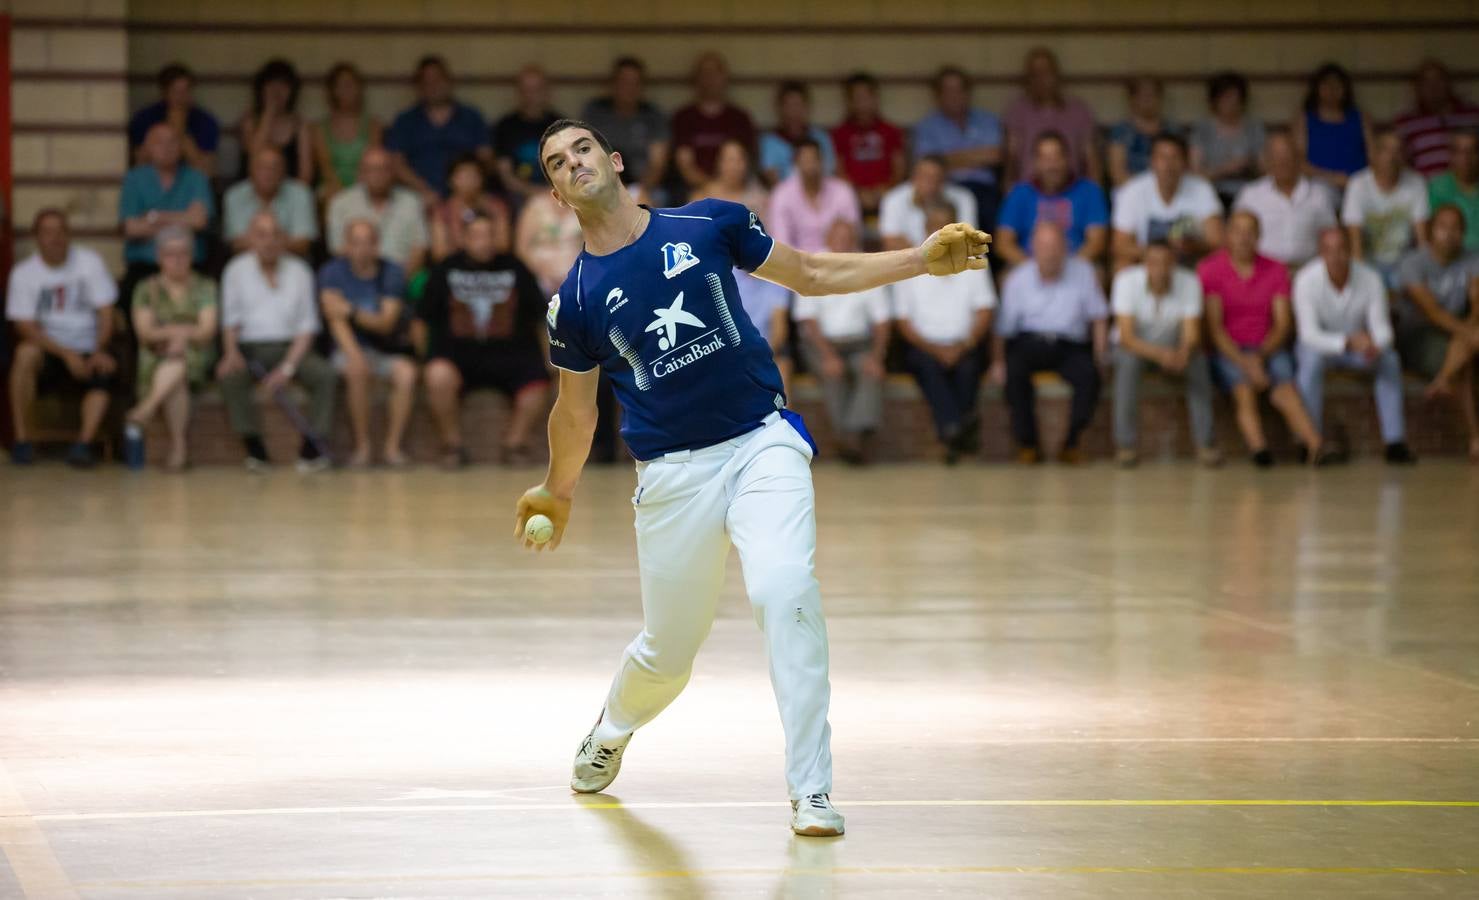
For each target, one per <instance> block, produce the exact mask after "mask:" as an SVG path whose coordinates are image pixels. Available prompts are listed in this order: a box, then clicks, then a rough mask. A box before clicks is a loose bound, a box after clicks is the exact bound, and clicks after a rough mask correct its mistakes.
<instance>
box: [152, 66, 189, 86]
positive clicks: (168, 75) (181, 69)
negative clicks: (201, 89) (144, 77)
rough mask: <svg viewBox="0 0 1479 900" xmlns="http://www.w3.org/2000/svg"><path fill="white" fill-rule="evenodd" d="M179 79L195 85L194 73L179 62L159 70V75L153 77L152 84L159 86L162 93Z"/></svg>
mask: <svg viewBox="0 0 1479 900" xmlns="http://www.w3.org/2000/svg"><path fill="white" fill-rule="evenodd" d="M181 78H184V79H186V80H188V81H189V82H190V83H191V84H194V83H195V73H194V72H192V71H190V67H189V66H187V65H185V64H184V63H181V62H172V63H170V64H169V65H167V66H165V67H164V68H162V69H160V70H159V74H158V75H156V76H154V83H155V84H157V85H159V90H160V92H161V93H162V92H164V91H167V90H169V86H170V85H172V84H174V83H175V82H176V81H179V80H180V79H181Z"/></svg>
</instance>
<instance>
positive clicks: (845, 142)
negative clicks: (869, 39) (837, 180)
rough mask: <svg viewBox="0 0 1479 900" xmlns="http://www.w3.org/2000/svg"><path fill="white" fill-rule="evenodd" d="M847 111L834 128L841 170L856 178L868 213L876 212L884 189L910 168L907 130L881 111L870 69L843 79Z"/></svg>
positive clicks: (900, 177) (876, 86) (855, 187)
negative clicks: (900, 128) (906, 139)
mask: <svg viewBox="0 0 1479 900" xmlns="http://www.w3.org/2000/svg"><path fill="white" fill-rule="evenodd" d="M842 90H843V93H844V95H845V96H846V100H847V115H846V117H844V118H843V120H842V123H841V124H840V125H838V126H837V127H836V128H834V129H832V145H833V146H834V147H835V148H836V149H837V169H838V174H840V175H841V176H842V177H844V178H846V179H847V180H848V181H850V182H852V186H853V188H854V189H855V190H857V192H858V200H859V202H860V203H861V204H862V206H863V212H864V214H866V215H870V216H871V215H876V214H877V213H878V204H879V202H880V201H881V200H882V199H883V193H884V191H887V190H888V189H889V188H891V187H893V186H894V185H896V184H898V183H899V182H901V181H903V180H904V178H905V176H906V175H907V174H908V171H909V160H908V157H907V155H906V154H905V152H904V132H902V131H900V130H899V129H898V128H896V127H895V126H893V125H892V124H890V123H888V122H886V121H884V119H883V118H881V117H880V116H879V115H878V79H876V78H874V77H873V76H872V75H869V74H868V73H866V72H858V73H856V74H853V75H850V76H848V78H847V80H846V81H844V82H843V83H842Z"/></svg>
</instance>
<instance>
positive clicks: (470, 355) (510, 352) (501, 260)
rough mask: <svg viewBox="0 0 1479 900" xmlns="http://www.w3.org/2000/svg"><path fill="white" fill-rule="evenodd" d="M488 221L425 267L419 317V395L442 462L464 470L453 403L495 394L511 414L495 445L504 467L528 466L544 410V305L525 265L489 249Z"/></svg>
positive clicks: (471, 228)
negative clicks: (424, 339) (422, 336)
mask: <svg viewBox="0 0 1479 900" xmlns="http://www.w3.org/2000/svg"><path fill="white" fill-rule="evenodd" d="M493 239H494V232H493V223H492V222H490V221H488V220H487V219H483V218H479V219H474V220H473V221H472V222H471V223H469V224H468V226H467V249H466V250H461V251H458V252H457V253H454V254H452V255H451V256H449V257H447V258H446V259H445V260H443V261H442V262H441V263H438V264H437V266H436V268H434V269H432V272H431V280H430V282H429V283H428V284H427V287H426V296H425V298H423V300H422V303H421V309H420V311H419V313H418V316H419V318H420V319H421V320H422V321H424V322H425V323H426V328H427V333H428V343H427V352H426V356H427V359H428V360H429V362H427V364H426V396H427V401H428V402H429V403H430V404H431V411H432V418H434V419H435V420H436V425H437V430H438V432H440V434H441V438H442V447H443V457H442V463H443V465H444V466H447V467H448V468H455V467H457V466H461V465H465V464H466V462H467V451H466V450H465V449H464V448H463V442H462V422H461V420H460V410H459V408H458V407H459V403H458V398H459V397H460V396H461V395H462V394H463V393H465V392H466V391H470V390H476V389H477V388H494V389H495V390H497V391H499V392H500V393H502V394H504V395H505V396H506V397H508V398H509V402H510V404H511V405H512V407H513V416H512V419H511V421H510V422H509V426H508V431H507V432H505V433H504V435H503V439H502V453H501V456H502V459H503V461H504V462H507V463H513V464H523V463H528V462H532V461H533V450H532V448H531V447H530V446H529V440H530V435H531V433H532V432H533V429H534V427H535V426H536V425H538V424H539V422H540V419H541V417H542V416H543V415H544V413H545V412H546V411H547V409H548V406H547V404H548V401H549V390H550V379H549V373H548V372H547V371H546V370H545V359H544V342H545V340H546V335H545V329H544V301H543V294H541V293H540V290H539V285H538V284H536V283H535V281H534V276H533V275H532V274H530V272H529V270H528V269H526V268H524V264H523V263H521V262H519V261H518V260H517V259H516V258H514V257H513V256H511V255H509V254H507V253H502V254H500V253H496V252H495V251H494V249H493Z"/></svg>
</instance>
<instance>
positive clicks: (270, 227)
mask: <svg viewBox="0 0 1479 900" xmlns="http://www.w3.org/2000/svg"><path fill="white" fill-rule="evenodd" d="M263 152H267V153H276V152H277V151H275V150H267V151H263ZM247 241H248V249H246V250H244V251H242V252H241V253H239V254H237V255H236V256H235V257H233V258H232V260H231V262H229V263H227V264H226V270H225V271H224V272H222V273H221V344H222V347H223V348H224V350H223V352H222V354H221V361H220V362H219V363H217V364H216V377H217V378H218V379H220V382H221V398H222V399H223V400H225V401H226V413H227V415H228V416H229V417H230V419H231V429H232V430H233V431H235V432H236V434H237V436H239V437H240V438H241V440H242V443H243V444H244V445H245V447H246V467H247V469H249V470H250V471H253V472H260V471H265V470H266V469H267V467H268V466H269V465H270V462H269V460H268V458H267V447H266V445H265V444H263V443H262V412H261V410H260V409H259V408H258V407H257V399H256V397H254V396H253V394H254V391H253V386H254V384H255V385H256V386H257V387H259V388H260V389H261V392H262V393H263V394H275V393H277V392H278V391H280V390H282V389H283V388H285V387H287V385H288V382H290V381H296V382H297V383H298V384H299V385H301V386H302V387H303V389H304V390H306V391H307V392H308V405H309V411H308V419H307V423H308V426H309V430H310V432H311V434H304V435H303V441H302V444H301V445H300V447H299V449H298V470H299V471H300V472H315V471H320V470H322V469H326V468H328V466H329V464H330V460H329V458H328V456H327V455H326V452H325V450H324V449H321V448H326V447H327V444H326V442H327V441H328V440H329V439H330V437H331V436H332V435H333V430H334V394H335V393H336V392H337V391H338V388H339V378H338V375H336V374H335V372H334V367H333V366H331V365H329V363H328V360H326V359H324V358H323V357H322V356H319V355H318V354H317V353H315V352H313V342H314V339H315V338H316V337H317V336H318V333H319V324H318V307H317V304H316V303H315V302H314V292H313V270H312V269H310V268H308V264H307V263H305V262H303V260H301V259H299V258H298V257H296V256H294V255H292V254H290V253H288V252H287V235H286V234H284V233H283V229H282V226H281V225H280V224H278V221H277V219H276V218H275V217H274V216H273V215H272V213H271V212H269V211H267V210H265V209H264V210H262V211H261V212H258V213H257V214H256V215H254V216H252V218H251V221H250V222H249V223H248V227H247Z"/></svg>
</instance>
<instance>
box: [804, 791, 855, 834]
mask: <svg viewBox="0 0 1479 900" xmlns="http://www.w3.org/2000/svg"><path fill="white" fill-rule="evenodd" d="M791 830H792V831H794V832H796V833H797V834H804V835H806V836H808V837H836V836H837V835H839V834H842V832H843V830H844V829H843V819H842V813H840V812H838V811H837V810H836V809H835V808H833V806H832V800H831V799H830V798H829V797H828V796H827V795H826V794H812V795H810V796H808V797H806V798H804V799H802V800H792V801H791Z"/></svg>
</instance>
